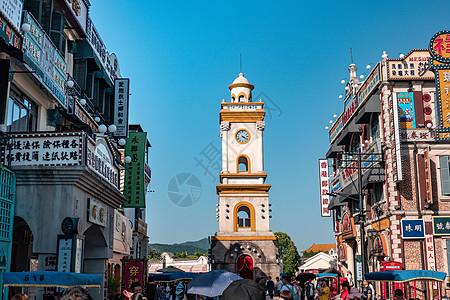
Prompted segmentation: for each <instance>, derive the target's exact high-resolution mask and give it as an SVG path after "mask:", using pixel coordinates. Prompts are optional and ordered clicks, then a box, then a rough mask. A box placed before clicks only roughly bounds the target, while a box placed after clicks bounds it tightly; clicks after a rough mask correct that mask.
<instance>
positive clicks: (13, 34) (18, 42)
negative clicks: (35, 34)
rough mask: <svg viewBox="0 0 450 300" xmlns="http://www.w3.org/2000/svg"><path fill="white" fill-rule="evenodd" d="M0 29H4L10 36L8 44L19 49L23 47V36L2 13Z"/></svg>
mask: <svg viewBox="0 0 450 300" xmlns="http://www.w3.org/2000/svg"><path fill="white" fill-rule="evenodd" d="M0 30H2V31H3V32H4V33H6V35H7V36H8V38H9V41H7V42H8V44H9V45H12V46H13V47H15V48H17V49H19V50H20V49H22V38H21V37H20V36H19V34H18V33H17V31H16V29H14V28H12V27H11V26H10V25H9V23H8V21H6V19H5V18H3V17H2V16H1V15H0Z"/></svg>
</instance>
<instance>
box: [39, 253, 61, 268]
mask: <svg viewBox="0 0 450 300" xmlns="http://www.w3.org/2000/svg"><path fill="white" fill-rule="evenodd" d="M42 259H43V261H44V271H56V261H57V260H56V256H55V255H53V254H49V255H44V256H42Z"/></svg>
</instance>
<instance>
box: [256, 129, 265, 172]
mask: <svg viewBox="0 0 450 300" xmlns="http://www.w3.org/2000/svg"><path fill="white" fill-rule="evenodd" d="M265 127H266V124H265V122H264V121H257V122H256V130H258V131H259V136H258V159H259V160H258V169H257V170H256V172H257V173H263V172H264V151H263V131H264V128H265Z"/></svg>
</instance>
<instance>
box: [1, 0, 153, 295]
mask: <svg viewBox="0 0 450 300" xmlns="http://www.w3.org/2000/svg"><path fill="white" fill-rule="evenodd" d="M89 8H90V3H89V1H87V0H73V1H64V0H48V1H47V0H46V1H41V0H25V1H24V2H23V1H9V2H7V3H6V4H5V5H2V7H1V8H0V19H1V20H0V21H1V22H0V24H1V26H0V131H1V132H2V133H5V134H6V136H7V138H6V142H5V144H6V145H4V146H2V151H1V158H2V164H3V165H4V166H9V167H10V169H11V170H13V171H14V173H15V178H16V187H17V189H16V191H15V194H14V196H15V200H16V206H15V213H14V222H13V236H12V246H11V249H12V250H11V260H10V261H11V268H10V269H11V271H16V272H20V271H33V270H48V271H53V270H58V271H72V272H82V273H97V274H99V273H100V274H104V284H103V286H102V287H101V289H100V291H98V289H93V292H92V293H91V295H92V297H93V298H94V299H103V298H105V297H106V292H107V277H108V275H109V273H108V270H111V267H112V265H111V264H112V262H113V261H114V262H120V258H121V257H123V255H126V256H129V255H132V251H133V249H136V248H135V247H136V246H135V245H134V244H133V230H134V227H136V228H137V229H136V230H138V228H140V229H141V230H140V231H139V232H140V233H141V234H140V235H137V236H136V240H135V241H134V242H135V243H136V244H139V245H140V247H144V248H142V249H143V250H142V249H140V253H139V255H145V254H142V252H143V251H144V252H145V251H146V250H145V247H146V246H142V245H143V244H146V243H147V241H148V237H146V234H144V232H145V230H143V229H142V228H146V223H145V219H143V218H142V216H141V217H140V222H139V224H140V226H137V225H136V224H135V223H134V222H135V220H136V217H135V216H134V215H133V216H132V217H130V218H131V222H130V220H129V219H128V218H127V217H126V216H125V215H124V212H123V207H122V206H123V203H125V202H127V201H128V200H129V198H128V197H126V196H124V193H123V186H124V180H123V177H124V172H125V169H126V166H127V163H126V159H124V155H123V147H124V141H125V139H126V138H127V136H128V133H129V126H128V109H129V108H128V104H129V102H128V95H129V91H128V87H129V85H128V79H124V78H122V76H121V74H120V69H119V64H118V60H117V57H116V55H115V54H112V53H111V52H109V51H108V49H107V48H106V46H105V44H104V43H103V41H102V39H101V37H100V35H99V33H98V31H97V30H96V28H95V26H94V24H93V22H92V20H91V19H90V16H89ZM147 163H148V161H146V166H147V168H148V165H147ZM148 173H149V172H148ZM147 181H148V182H149V179H148V180H147ZM125 185H126V183H125ZM142 189H144V183H142ZM144 213H145V212H144ZM141 215H142V213H141ZM118 220H120V222H119V221H118ZM118 223H120V226H116V225H117V224H118ZM119 227H120V228H119ZM67 251H68V252H67ZM69 252H70V255H66V256H64V255H62V254H63V253H69ZM65 257H68V258H65ZM13 292H15V291H12V292H11V293H13ZM31 293H33V292H31ZM54 293H55V289H51V288H46V289H45V290H44V291H39V292H38V294H30V297H31V298H41V297H42V296H43V294H44V295H50V296H51V295H54Z"/></svg>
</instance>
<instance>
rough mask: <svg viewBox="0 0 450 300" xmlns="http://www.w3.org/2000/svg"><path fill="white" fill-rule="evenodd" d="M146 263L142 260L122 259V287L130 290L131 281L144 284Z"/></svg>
mask: <svg viewBox="0 0 450 300" xmlns="http://www.w3.org/2000/svg"><path fill="white" fill-rule="evenodd" d="M146 265H147V264H146V263H145V261H143V260H131V261H123V285H124V289H125V290H127V291H129V292H131V285H132V284H133V282H139V283H140V284H141V285H142V286H143V287H144V286H145V282H144V280H145V274H146V270H145V269H146Z"/></svg>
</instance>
